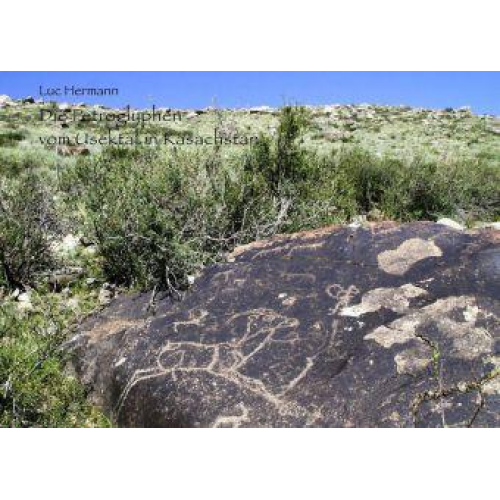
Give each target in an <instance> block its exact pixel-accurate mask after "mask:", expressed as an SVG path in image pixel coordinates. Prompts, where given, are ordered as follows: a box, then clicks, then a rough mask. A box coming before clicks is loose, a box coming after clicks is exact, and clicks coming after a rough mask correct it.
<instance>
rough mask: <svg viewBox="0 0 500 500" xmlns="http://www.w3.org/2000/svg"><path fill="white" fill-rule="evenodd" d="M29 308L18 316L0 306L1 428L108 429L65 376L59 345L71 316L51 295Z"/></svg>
mask: <svg viewBox="0 0 500 500" xmlns="http://www.w3.org/2000/svg"><path fill="white" fill-rule="evenodd" d="M35 300H36V299H35ZM34 305H35V311H33V312H31V313H29V314H24V315H21V314H19V312H18V311H16V309H15V306H14V304H13V303H11V302H4V303H3V304H2V303H0V427H33V426H35V427H83V426H85V427H93V426H107V425H109V422H108V421H107V420H106V419H105V418H104V417H103V416H102V415H101V414H100V413H98V412H97V411H96V410H94V409H93V408H92V407H91V406H90V404H89V403H88V402H87V401H86V394H85V391H84V389H83V387H82V386H81V385H80V384H79V383H78V381H77V380H76V379H75V378H73V377H71V376H69V375H68V374H66V373H65V364H66V361H67V355H65V354H64V352H63V351H62V350H61V349H60V345H61V343H62V342H63V341H64V340H65V338H66V332H67V330H66V328H67V325H68V323H69V322H70V321H71V320H72V315H71V314H70V313H69V312H68V310H67V309H66V310H65V309H63V308H61V307H60V306H59V304H58V303H57V301H56V300H55V299H54V298H53V297H51V296H45V297H44V298H43V300H42V298H40V299H38V300H37V301H36V302H35V304H34Z"/></svg>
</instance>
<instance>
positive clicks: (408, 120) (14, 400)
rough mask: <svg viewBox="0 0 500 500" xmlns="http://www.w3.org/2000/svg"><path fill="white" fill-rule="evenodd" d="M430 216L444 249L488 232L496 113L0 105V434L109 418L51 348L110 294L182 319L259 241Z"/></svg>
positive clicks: (493, 205) (494, 218)
mask: <svg viewBox="0 0 500 500" xmlns="http://www.w3.org/2000/svg"><path fill="white" fill-rule="evenodd" d="M440 219H441V220H442V219H446V220H444V223H445V224H447V225H449V226H452V229H450V230H449V231H450V233H446V238H450V239H451V240H450V241H455V236H453V235H454V234H455V233H456V234H457V235H463V236H460V238H462V237H463V238H464V241H465V240H467V242H469V239H468V238H469V236H466V232H465V230H466V229H467V230H470V231H471V233H470V234H476V230H479V229H482V228H485V227H492V228H493V230H492V231H491V233H492V234H495V228H496V229H498V224H499V222H500V120H499V119H498V118H496V117H493V116H478V115H474V114H473V113H471V111H470V110H468V109H458V110H452V109H448V110H428V109H416V108H410V107H405V106H401V107H389V106H378V105H352V106H348V105H329V106H317V107H289V106H285V107H283V108H282V109H272V108H268V107H259V108H251V109H237V110H231V109H216V108H209V109H189V110H176V109H168V108H156V107H155V108H154V109H153V107H152V108H151V109H148V110H132V109H130V108H128V109H122V110H114V109H108V108H106V107H104V106H88V105H85V104H83V103H82V104H78V105H69V104H61V103H43V102H37V101H36V100H35V99H33V98H30V97H28V98H25V99H22V100H12V99H10V98H9V97H7V96H0V301H1V303H0V345H1V347H2V349H0V425H2V426H101V425H110V424H111V422H110V421H109V420H108V417H107V416H104V414H103V413H101V411H100V410H97V409H96V408H95V407H94V406H92V404H91V403H90V402H89V401H88V399H87V395H88V391H89V390H90V389H89V387H88V386H87V387H86V386H84V385H82V384H81V382H80V381H79V380H78V377H77V376H76V374H75V373H73V372H72V371H71V369H70V366H71V365H70V364H68V360H69V358H70V354H69V353H68V351H67V350H66V349H61V346H62V345H65V342H66V341H67V340H68V339H69V338H70V337H71V336H72V335H73V334H74V333H76V332H77V331H79V329H80V326H79V325H81V323H82V321H84V320H85V318H86V317H87V316H88V315H89V314H93V313H95V312H96V311H99V310H104V311H106V307H107V306H108V305H109V304H110V303H111V302H112V301H113V299H114V298H116V297H118V296H126V295H127V294H128V293H129V292H147V300H146V306H147V307H149V308H152V309H154V307H155V306H156V303H157V300H158V299H159V298H162V300H164V301H167V302H168V303H170V302H173V303H175V304H177V302H180V303H179V304H177V305H176V307H178V308H179V307H180V308H181V309H182V305H183V300H184V299H185V297H186V296H188V295H189V294H190V291H191V290H192V287H193V285H196V283H197V282H198V279H199V278H200V277H203V276H205V273H206V272H207V269H209V270H210V269H211V267H210V266H212V265H216V266H217V265H219V264H220V263H221V262H231V261H232V259H234V258H235V257H234V255H235V254H234V253H233V252H234V250H235V248H242V246H244V245H247V244H252V243H253V242H255V241H261V240H268V239H269V238H273V237H275V236H276V235H278V234H282V233H285V234H293V233H297V232H299V231H308V230H316V229H320V228H323V227H327V226H330V225H336V226H340V227H345V226H349V227H350V229H352V230H353V231H354V232H356V230H357V229H360V230H367V228H368V227H370V224H371V223H381V222H383V221H396V222H398V223H408V222H413V221H438V220H440ZM442 222H443V221H442ZM402 227H406V226H402ZM403 231H404V229H403ZM436 231H438V230H437V229H436ZM450 234H451V236H450ZM467 234H468V233H467ZM457 238H458V236H457ZM470 238H475V236H470ZM481 238H483V237H481ZM481 238H480V241H481V242H483V239H481ZM492 238H493V239H492V241H493V243H492V244H493V245H494V244H496V243H495V241H498V240H495V238H496V236H494V237H492ZM470 241H473V240H470ZM478 241H479V240H478ZM384 244H385V243H384ZM450 244H451V243H450ZM481 244H482V243H481ZM473 247H474V244H472V246H471V249H472V248H473ZM243 248H246V247H243ZM488 248H489V247H488ZM488 248H486V247H485V248H484V251H486V252H487V251H489V250H488ZM464 251H465V250H464ZM471 251H472V250H471ZM494 251H495V252H496V251H497V250H494ZM466 253H467V252H466ZM488 255H490V254H488ZM492 255H493V257H491V259H493V260H491V262H492V263H490V264H491V266H493V268H494V269H497V268H495V267H494V265H497V264H495V263H496V262H497V261H496V260H495V259H497V257H496V253H494V254H492ZM464 258H465V257H464ZM488 262H489V261H488ZM490 264H489V265H490ZM493 268H492V269H493ZM432 272H434V273H438V272H439V271H438V269H437V268H436V269H433V271H432ZM495 272H496V271H495ZM463 273H464V276H466V278H464V279H465V280H466V281H467V280H468V279H472V278H471V276H470V275H469V274H467V272H466V271H463ZM249 275H250V276H252V272H251V271H249ZM377 279H378V278H377ZM382 281H383V278H382ZM344 285H346V286H347V285H348V284H346V283H344ZM400 285H401V284H395V285H394V286H400ZM381 286H385V285H381ZM391 286H392V285H391ZM478 286H479V285H478ZM488 286H489V285H488ZM217 293H218V292H217ZM489 293H490V291H489V288H488V293H487V294H486V295H487V296H488V297H489V295H488V294H489ZM490 298H491V297H490ZM493 299H495V297H493ZM493 299H492V300H493ZM488 300H489V299H488ZM493 309H494V308H493ZM393 312H394V311H393ZM105 314H106V313H105ZM481 362H482V360H481ZM474 404H476V403H474ZM474 404H472V407H473V408H475V406H474ZM111 413H112V412H111ZM107 415H108V416H109V412H108V413H107ZM470 418H472V417H471V416H470V415H469V416H468V417H467V419H469V420H468V421H470ZM333 421H334V420H332V421H331V422H333ZM361 421H362V419H361V420H360V422H361Z"/></svg>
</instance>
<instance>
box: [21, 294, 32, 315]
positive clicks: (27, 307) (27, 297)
mask: <svg viewBox="0 0 500 500" xmlns="http://www.w3.org/2000/svg"><path fill="white" fill-rule="evenodd" d="M17 302H18V304H17V308H18V310H20V311H32V310H33V304H32V303H31V294H30V292H24V293H21V294H19V296H18V297H17Z"/></svg>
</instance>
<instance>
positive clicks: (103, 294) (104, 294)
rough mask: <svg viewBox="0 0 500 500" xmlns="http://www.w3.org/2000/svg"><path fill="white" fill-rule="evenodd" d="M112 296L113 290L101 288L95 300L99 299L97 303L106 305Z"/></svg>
mask: <svg viewBox="0 0 500 500" xmlns="http://www.w3.org/2000/svg"><path fill="white" fill-rule="evenodd" d="M112 298H113V292H112V291H111V290H107V289H105V288H101V290H100V292H99V297H98V299H97V300H98V301H99V305H101V306H106V305H108V304H109V303H110V302H111V299H112Z"/></svg>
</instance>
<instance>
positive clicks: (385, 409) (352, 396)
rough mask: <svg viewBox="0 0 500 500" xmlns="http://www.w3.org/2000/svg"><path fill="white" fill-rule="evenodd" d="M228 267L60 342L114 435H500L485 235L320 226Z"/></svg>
mask: <svg viewBox="0 0 500 500" xmlns="http://www.w3.org/2000/svg"><path fill="white" fill-rule="evenodd" d="M232 257H233V258H232V259H230V260H231V261H232V262H228V263H223V264H218V265H214V266H211V267H209V268H207V269H206V270H205V272H204V273H203V275H202V276H200V277H199V278H197V280H196V284H195V286H194V287H193V288H192V290H191V291H190V292H189V294H188V296H187V297H186V298H185V299H184V300H183V301H182V302H177V303H173V304H172V303H169V301H168V300H166V299H165V300H160V301H159V303H158V304H157V308H156V313H155V314H153V313H152V311H151V310H150V307H148V306H150V305H151V300H150V299H151V294H139V295H134V296H122V297H119V298H117V299H115V301H113V303H112V304H111V306H110V307H109V308H107V309H106V310H104V312H103V313H101V314H100V315H98V316H96V317H94V318H91V319H90V320H88V321H87V323H86V324H84V325H83V328H82V331H81V333H80V334H79V335H77V336H76V337H75V338H74V339H72V341H71V342H70V346H71V348H72V349H73V350H74V351H75V354H76V355H75V367H76V369H77V373H79V375H80V377H81V379H82V380H83V381H84V382H85V383H86V384H88V386H89V388H90V390H91V397H92V399H93V401H94V402H95V403H97V404H99V405H101V406H102V407H103V408H105V410H107V412H109V414H110V415H111V416H112V417H113V418H114V419H115V421H116V422H117V423H118V424H119V425H122V426H141V427H142V426H154V427H163V426H171V427H179V426H196V427H197V426H203V427H205V426H212V427H227V426H230V427H237V426H252V427H254V426H273V427H291V426H292V427H303V426H329V427H372V426H375V427H382V426H383V427H385V426H389V427H414V426H416V427H442V426H490V427H494V426H500V371H499V368H500V341H499V340H500V233H499V232H498V231H494V230H491V229H490V230H481V231H474V232H467V231H456V230H453V229H451V228H448V227H446V226H442V225H437V224H432V223H412V224H407V225H402V226H397V225H395V224H392V223H379V224H373V225H371V226H370V227H368V228H345V227H344V228H325V229H323V230H320V231H316V232H309V233H299V234H296V235H291V236H283V237H277V238H275V239H273V240H270V241H266V242H258V243H254V244H251V245H247V246H245V247H241V248H238V249H237V250H236V251H235V252H234V254H233V256H232ZM148 309H149V310H148Z"/></svg>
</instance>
